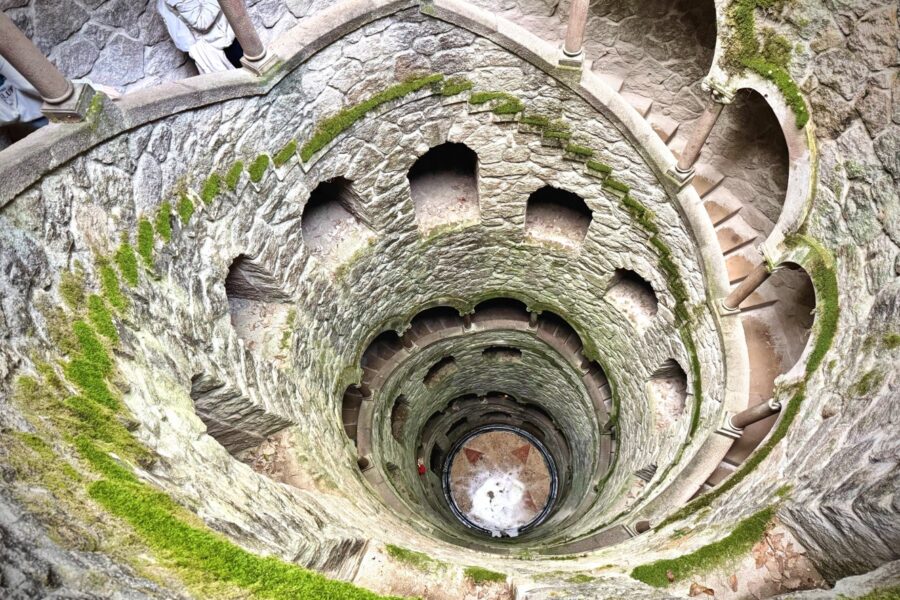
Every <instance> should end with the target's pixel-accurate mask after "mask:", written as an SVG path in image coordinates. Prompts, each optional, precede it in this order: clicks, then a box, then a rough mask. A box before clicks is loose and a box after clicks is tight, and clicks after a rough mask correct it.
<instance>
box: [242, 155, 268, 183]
mask: <svg viewBox="0 0 900 600" xmlns="http://www.w3.org/2000/svg"><path fill="white" fill-rule="evenodd" d="M268 168H269V155H268V154H260V155H259V156H257V157H256V158H255V159H254V160H253V162H252V163H250V166H249V167H247V173H248V174H249V175H250V181H252V182H253V183H259V182H260V181H262V178H263V175H265V174H266V170H267V169H268Z"/></svg>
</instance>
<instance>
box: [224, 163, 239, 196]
mask: <svg viewBox="0 0 900 600" xmlns="http://www.w3.org/2000/svg"><path fill="white" fill-rule="evenodd" d="M243 172H244V163H243V162H241V161H237V162H235V163H234V164H232V165H231V167H230V168H229V169H228V172H227V173H225V187H227V188H228V190H229V191H231V192H233V191H235V190H236V189H237V185H238V183H239V182H240V180H241V173H243Z"/></svg>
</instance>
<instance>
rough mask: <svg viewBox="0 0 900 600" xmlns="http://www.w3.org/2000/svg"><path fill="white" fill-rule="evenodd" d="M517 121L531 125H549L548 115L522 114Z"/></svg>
mask: <svg viewBox="0 0 900 600" xmlns="http://www.w3.org/2000/svg"><path fill="white" fill-rule="evenodd" d="M519 123H521V124H523V125H530V126H532V127H547V126H548V125H550V117H545V116H544V115H535V114H528V115H522V117H521V118H520V119H519Z"/></svg>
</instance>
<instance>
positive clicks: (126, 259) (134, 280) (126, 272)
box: [115, 239, 138, 287]
mask: <svg viewBox="0 0 900 600" xmlns="http://www.w3.org/2000/svg"><path fill="white" fill-rule="evenodd" d="M115 259H116V264H117V265H118V266H119V273H121V274H122V279H124V280H125V283H127V284H128V285H130V286H131V287H134V286H136V285H137V284H138V261H137V255H136V254H135V253H134V248H132V247H131V244H129V243H128V240H127V239H123V240H122V243H121V244H119V247H118V249H116V255H115Z"/></svg>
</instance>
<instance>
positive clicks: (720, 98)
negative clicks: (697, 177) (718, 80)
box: [669, 82, 734, 187]
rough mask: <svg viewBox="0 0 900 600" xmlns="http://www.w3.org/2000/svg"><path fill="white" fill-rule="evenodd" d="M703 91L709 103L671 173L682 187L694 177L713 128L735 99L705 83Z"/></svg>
mask: <svg viewBox="0 0 900 600" xmlns="http://www.w3.org/2000/svg"><path fill="white" fill-rule="evenodd" d="M703 89H705V90H706V91H708V92H709V93H710V96H709V103H708V104H707V106H706V108H705V109H704V111H703V114H701V115H700V118H699V119H697V122H696V123H695V124H694V129H693V130H692V131H691V134H690V137H688V141H687V143H686V144H685V146H684V150H682V152H681V156H680V157H679V158H678V163H677V164H676V165H675V168H674V169H672V170H670V171H669V175H670V176H671V177H672V179H674V180H675V181H676V182H677V183H678V184H679V185H680V186H682V187H683V186H685V185H687V184H688V182H690V180H691V178H692V177H693V176H694V163H696V162H697V159H698V158H699V157H700V151H701V150H703V145H704V144H706V140H708V139H709V135H710V133H712V130H713V127H715V126H716V122H717V121H718V120H719V116H720V115H721V114H722V110H723V109H724V108H725V105H726V104H731V101H732V100H733V99H734V95H733V94H732V93H730V92H729V91H728V90H725V89H724V88H722V87H721V86H714V85H713V84H711V83H708V82H704V83H703Z"/></svg>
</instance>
